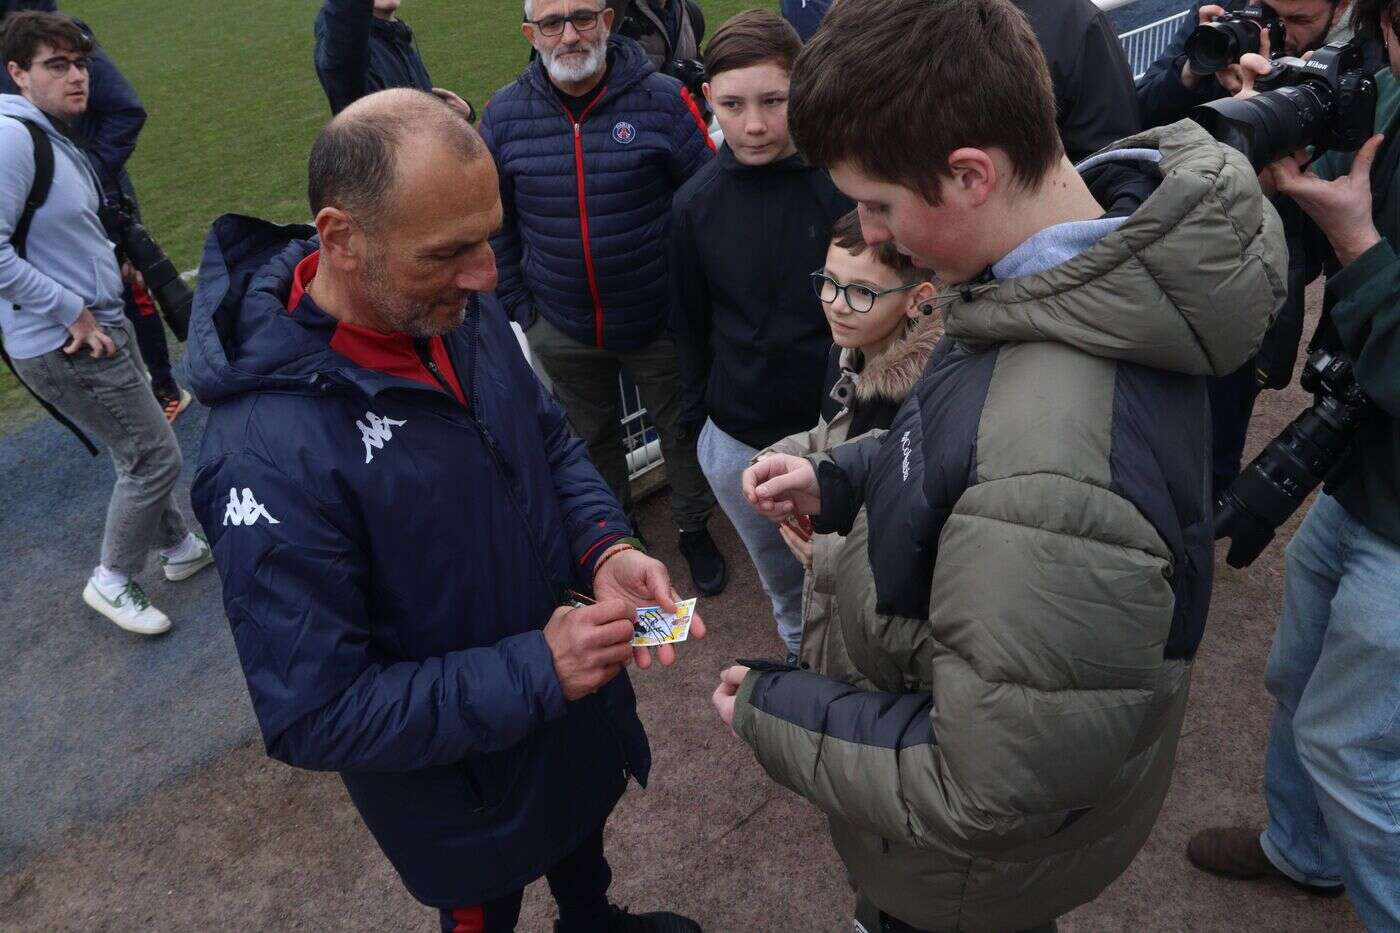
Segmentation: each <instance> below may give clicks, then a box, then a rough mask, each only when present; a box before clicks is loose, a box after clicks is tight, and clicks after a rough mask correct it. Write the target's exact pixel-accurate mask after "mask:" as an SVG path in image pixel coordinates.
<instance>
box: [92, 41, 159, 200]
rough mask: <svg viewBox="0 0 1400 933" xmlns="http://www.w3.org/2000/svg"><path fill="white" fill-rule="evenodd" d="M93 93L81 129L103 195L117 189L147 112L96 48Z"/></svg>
mask: <svg viewBox="0 0 1400 933" xmlns="http://www.w3.org/2000/svg"><path fill="white" fill-rule="evenodd" d="M89 77H90V82H89V87H90V88H91V91H90V93H89V97H88V109H87V113H86V114H85V115H84V117H83V123H82V128H83V131H84V133H85V135H86V136H87V139H86V140H85V142H86V148H87V152H88V157H89V160H90V161H91V162H92V163H93V168H95V169H96V170H97V174H98V176H99V178H100V179H101V181H102V188H103V190H104V191H114V190H116V188H117V176H119V175H120V174H121V171H122V169H123V168H125V167H126V161H127V159H129V158H131V154H132V153H133V152H135V151H136V138H137V137H138V136H140V135H141V128H142V127H143V126H145V125H146V108H144V107H142V106H141V98H140V97H138V96H137V94H136V89H135V88H134V87H132V86H131V82H129V81H127V80H126V76H125V75H123V74H122V73H121V70H120V69H119V68H117V65H116V63H115V62H113V61H112V59H111V57H110V56H109V55H108V54H107V53H106V52H105V51H103V50H102V48H101V47H98V48H96V49H95V50H94V51H93V55H92V65H91V71H90V72H89Z"/></svg>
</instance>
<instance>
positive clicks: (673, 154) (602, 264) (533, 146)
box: [481, 36, 713, 350]
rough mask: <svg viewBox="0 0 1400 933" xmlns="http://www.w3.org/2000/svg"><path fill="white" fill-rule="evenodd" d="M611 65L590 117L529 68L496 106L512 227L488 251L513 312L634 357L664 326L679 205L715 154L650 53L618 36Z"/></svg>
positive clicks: (490, 119)
mask: <svg viewBox="0 0 1400 933" xmlns="http://www.w3.org/2000/svg"><path fill="white" fill-rule="evenodd" d="M608 57H609V61H610V63H611V70H610V71H609V73H608V77H607V79H606V84H605V87H604V90H603V92H602V94H600V95H599V97H598V98H597V99H596V100H595V101H594V103H593V104H591V105H590V106H589V107H588V109H587V111H586V112H585V113H582V114H570V113H569V112H568V111H567V110H566V109H565V107H564V105H563V104H562V103H560V101H559V97H558V95H556V94H555V92H554V86H553V85H552V84H550V81H549V77H548V75H547V74H546V73H545V70H544V66H543V65H542V64H541V63H540V62H539V60H538V59H537V60H536V61H534V62H531V63H530V66H529V67H528V68H527V69H526V70H525V73H524V74H522V75H521V76H520V77H519V78H517V79H516V80H515V81H513V82H512V83H510V84H508V85H506V86H505V87H504V88H502V89H501V90H500V91H498V92H496V94H495V96H493V97H492V98H491V100H490V102H489V103H488V104H487V105H486V110H485V113H484V114H483V116H482V120H481V135H482V136H483V137H485V139H486V144H487V145H488V146H489V147H490V148H491V152H492V154H493V155H494V156H495V157H496V167H497V169H498V170H499V171H500V176H501V204H502V206H503V207H504V208H505V220H504V223H503V224H502V227H501V232H500V233H499V234H498V235H497V236H495V237H494V238H492V240H491V246H492V248H493V249H495V251H496V262H497V266H498V271H499V273H500V284H499V285H498V286H497V287H496V295H497V297H498V298H499V299H500V301H501V304H502V306H503V307H504V308H505V310H506V313H507V314H509V315H510V317H511V319H512V320H515V321H518V322H520V323H521V324H522V325H525V326H528V325H529V324H530V323H531V322H532V321H533V320H534V316H535V314H537V313H538V314H543V315H544V316H545V317H546V318H547V319H548V320H549V321H550V323H552V324H554V325H555V326H556V327H558V328H559V329H560V330H562V331H563V332H564V333H566V334H568V335H569V336H570V337H572V338H573V339H575V340H577V341H579V342H581V343H585V344H588V345H590V346H606V347H610V348H613V349H618V350H627V349H636V348H638V347H643V346H646V345H647V344H648V343H650V342H651V341H652V340H654V339H655V338H656V337H657V336H658V334H660V332H661V331H662V329H663V328H664V327H665V326H666V322H667V318H668V299H667V269H666V235H667V230H668V227H669V223H670V216H671V198H672V196H673V195H674V194H675V193H676V190H677V189H678V188H680V186H681V185H683V184H685V182H686V180H687V179H689V178H690V176H691V175H694V174H695V172H696V171H697V170H699V168H700V167H701V166H702V165H704V164H705V163H706V162H707V161H708V160H709V159H710V157H711V156H712V155H713V144H712V143H711V142H710V138H709V136H708V135H707V133H706V132H705V130H704V129H703V118H702V117H701V116H700V114H699V110H698V108H697V107H696V106H695V101H693V100H692V99H691V98H690V96H689V93H688V92H686V91H685V90H684V88H683V87H682V86H681V84H680V82H679V81H676V80H675V79H673V78H670V77H667V76H665V75H661V74H657V73H656V71H655V69H654V68H653V67H652V65H651V62H650V61H649V60H648V59H647V57H646V53H645V52H644V51H643V50H642V47H641V46H640V45H638V44H637V43H636V42H634V41H633V40H631V39H628V38H625V37H622V36H613V37H611V38H610V39H609V40H608Z"/></svg>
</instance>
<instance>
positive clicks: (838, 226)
mask: <svg viewBox="0 0 1400 933" xmlns="http://www.w3.org/2000/svg"><path fill="white" fill-rule="evenodd" d="M831 245H832V246H839V247H841V248H842V249H844V250H845V251H846V252H848V253H850V254H851V255H852V256H860V255H863V254H864V253H865V251H866V250H872V251H873V252H872V255H873V256H874V257H875V261H876V262H878V263H879V264H880V265H882V266H889V267H890V268H891V269H893V270H894V271H895V272H897V273H898V274H899V280H900V281H901V282H903V283H904V284H905V285H913V284H914V283H916V282H932V281H934V274H933V270H932V269H924V268H922V267H920V266H916V265H915V264H914V260H913V259H910V258H909V257H908V256H906V255H905V254H904V253H901V252H900V251H899V249H898V248H896V247H895V245H894V241H893V240H886V241H885V242H883V243H879V244H877V245H875V246H870V245H868V244H866V242H865V236H864V235H863V234H862V233H861V232H860V214H859V212H857V211H851V212H850V213H848V214H846V215H845V216H844V217H842V218H841V219H840V220H838V221H836V223H834V224H832V227H831Z"/></svg>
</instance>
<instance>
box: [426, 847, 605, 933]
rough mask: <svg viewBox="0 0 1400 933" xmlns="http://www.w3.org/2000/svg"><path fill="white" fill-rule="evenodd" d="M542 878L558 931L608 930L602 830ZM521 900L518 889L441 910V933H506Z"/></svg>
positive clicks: (511, 927) (512, 925)
mask: <svg viewBox="0 0 1400 933" xmlns="http://www.w3.org/2000/svg"><path fill="white" fill-rule="evenodd" d="M545 878H546V880H548V882H549V891H550V893H551V894H553V895H554V900H555V903H557V904H558V905H559V922H560V926H561V928H563V929H565V930H570V931H578V933H592V931H595V930H597V931H602V930H605V929H606V927H607V919H608V887H609V886H610V885H611V884H612V869H611V868H609V867H608V860H607V858H606V857H605V856H604V855H603V827H601V826H599V827H598V831H597V832H595V833H594V834H593V835H591V836H589V837H588V838H587V839H585V840H584V841H583V842H582V843H581V844H580V845H579V847H578V848H577V849H575V850H574V851H573V852H571V853H570V854H568V855H566V856H565V857H564V858H563V860H562V861H560V862H559V863H558V864H557V865H555V866H554V867H553V868H551V869H550V870H549V871H547V872H545ZM524 896H525V890H524V889H523V888H522V889H520V890H519V891H512V892H511V893H510V894H507V895H505V896H503V897H498V898H496V899H495V900H492V901H487V902H486V903H484V904H475V905H470V906H466V907H459V908H457V909H456V910H444V911H442V929H443V933H510V931H512V930H514V929H515V924H516V923H517V922H518V921H519V920H520V902H521V900H522V898H523V897H524Z"/></svg>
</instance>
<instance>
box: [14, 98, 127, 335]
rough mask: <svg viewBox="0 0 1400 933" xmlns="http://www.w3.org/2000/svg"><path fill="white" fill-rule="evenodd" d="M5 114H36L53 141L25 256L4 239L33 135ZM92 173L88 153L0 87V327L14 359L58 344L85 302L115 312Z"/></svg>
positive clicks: (109, 250) (102, 314) (101, 316)
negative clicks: (44, 193) (47, 180)
mask: <svg viewBox="0 0 1400 933" xmlns="http://www.w3.org/2000/svg"><path fill="white" fill-rule="evenodd" d="M11 117H16V118H18V117H24V118H28V119H30V120H33V121H35V122H36V123H38V124H39V125H40V126H42V127H43V128H44V130H45V131H46V132H47V133H48V136H49V139H50V141H52V142H53V150H54V180H53V187H52V188H51V189H50V190H49V197H48V200H46V201H45V202H44V205H43V206H42V207H40V208H39V210H38V211H37V212H36V213H35V214H34V222H33V225H32V226H30V228H29V240H28V244H27V246H28V248H27V249H26V258H25V259H21V258H19V255H18V254H16V252H15V249H14V246H12V245H11V244H10V235H11V234H12V233H14V229H15V226H16V225H17V224H18V223H19V218H20V215H21V214H22V213H23V212H24V202H25V201H26V200H27V199H28V197H29V189H30V187H31V186H32V185H33V183H34V143H33V140H31V139H30V137H29V130H28V129H26V128H25V126H24V125H23V124H22V123H20V122H19V120H18V119H9V118H11ZM99 190H100V189H99V187H98V183H97V176H96V175H94V174H93V171H92V166H91V165H90V164H89V163H88V160H87V157H86V156H85V155H84V154H83V152H82V150H81V149H79V148H78V147H77V146H76V145H75V144H74V143H73V142H72V141H71V140H69V139H68V138H67V137H66V136H64V135H63V134H62V133H60V132H59V131H58V130H56V129H54V125H53V123H51V122H50V121H49V118H48V117H47V116H45V115H44V113H43V111H41V110H40V109H39V108H38V107H36V106H34V105H33V104H32V103H30V102H29V101H28V100H26V99H25V98H23V97H21V96H19V95H18V94H0V334H2V335H3V336H4V340H5V350H6V352H8V353H9V354H10V356H12V357H14V358H15V359H20V360H24V359H30V358H32V357H36V356H41V355H43V354H45V353H48V352H50V351H52V350H57V349H58V348H59V347H61V346H63V344H65V343H66V342H67V341H68V325H70V324H72V323H73V322H74V321H75V320H77V319H78V314H79V313H80V312H81V311H82V310H83V308H87V309H88V310H90V311H91V312H92V314H93V317H95V318H97V322H98V323H99V324H101V325H103V326H104V327H107V326H113V325H116V324H119V323H120V322H121V319H122V281H121V270H120V269H119V268H118V267H117V259H116V254H115V253H114V252H113V245H112V243H111V241H110V240H108V239H107V233H106V231H105V230H103V228H102V222H101V220H99V219H98V216H97V208H98V204H99V195H98V191H99Z"/></svg>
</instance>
